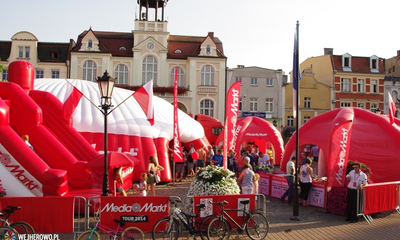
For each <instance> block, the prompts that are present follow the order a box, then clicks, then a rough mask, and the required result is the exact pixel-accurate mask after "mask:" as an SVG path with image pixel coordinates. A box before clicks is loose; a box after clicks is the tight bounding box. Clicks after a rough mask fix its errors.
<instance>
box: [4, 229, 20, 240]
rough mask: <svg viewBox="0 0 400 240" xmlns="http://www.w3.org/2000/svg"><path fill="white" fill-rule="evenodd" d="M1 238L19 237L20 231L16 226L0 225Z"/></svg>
mask: <svg viewBox="0 0 400 240" xmlns="http://www.w3.org/2000/svg"><path fill="white" fill-rule="evenodd" d="M0 239H18V233H17V231H15V229H14V228H11V227H8V226H1V227H0Z"/></svg>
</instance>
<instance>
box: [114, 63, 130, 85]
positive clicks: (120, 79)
mask: <svg viewBox="0 0 400 240" xmlns="http://www.w3.org/2000/svg"><path fill="white" fill-rule="evenodd" d="M115 77H116V78H117V82H116V84H128V80H129V79H128V67H127V66H126V65H125V64H118V65H117V66H116V67H115Z"/></svg>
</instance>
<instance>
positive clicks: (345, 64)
mask: <svg viewBox="0 0 400 240" xmlns="http://www.w3.org/2000/svg"><path fill="white" fill-rule="evenodd" d="M344 66H345V67H350V58H348V57H345V58H344Z"/></svg>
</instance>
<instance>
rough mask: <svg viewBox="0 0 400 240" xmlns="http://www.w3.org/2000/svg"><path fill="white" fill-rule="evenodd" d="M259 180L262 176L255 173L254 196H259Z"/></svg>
mask: <svg viewBox="0 0 400 240" xmlns="http://www.w3.org/2000/svg"><path fill="white" fill-rule="evenodd" d="M258 180H260V175H259V174H258V173H255V174H254V183H253V194H258Z"/></svg>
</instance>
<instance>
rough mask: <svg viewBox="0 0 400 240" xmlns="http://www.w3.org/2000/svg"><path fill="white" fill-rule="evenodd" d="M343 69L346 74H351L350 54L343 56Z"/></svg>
mask: <svg viewBox="0 0 400 240" xmlns="http://www.w3.org/2000/svg"><path fill="white" fill-rule="evenodd" d="M342 68H343V71H345V72H351V55H350V54H348V53H346V54H343V55H342Z"/></svg>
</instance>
